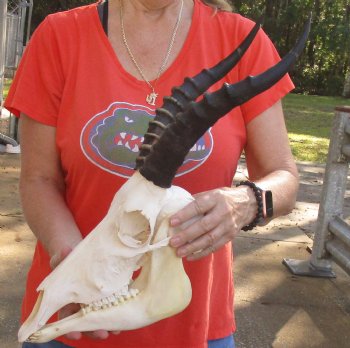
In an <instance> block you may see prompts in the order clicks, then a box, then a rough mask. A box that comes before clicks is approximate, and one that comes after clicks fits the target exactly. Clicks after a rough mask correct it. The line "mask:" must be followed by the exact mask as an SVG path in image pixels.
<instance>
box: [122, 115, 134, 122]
mask: <svg viewBox="0 0 350 348" xmlns="http://www.w3.org/2000/svg"><path fill="white" fill-rule="evenodd" d="M124 120H125V122H126V123H134V120H133V119H131V118H129V117H128V116H125V117H124Z"/></svg>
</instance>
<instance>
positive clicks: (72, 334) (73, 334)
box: [65, 331, 82, 341]
mask: <svg viewBox="0 0 350 348" xmlns="http://www.w3.org/2000/svg"><path fill="white" fill-rule="evenodd" d="M65 336H66V337H67V338H68V339H69V340H75V341H77V340H80V339H81V337H82V334H81V332H78V331H72V332H69V333H67V334H66V335H65Z"/></svg>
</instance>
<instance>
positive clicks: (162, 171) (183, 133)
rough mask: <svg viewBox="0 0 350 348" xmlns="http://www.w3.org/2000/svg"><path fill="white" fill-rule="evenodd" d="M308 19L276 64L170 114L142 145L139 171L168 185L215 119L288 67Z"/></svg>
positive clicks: (306, 31) (301, 44)
mask: <svg viewBox="0 0 350 348" xmlns="http://www.w3.org/2000/svg"><path fill="white" fill-rule="evenodd" d="M310 27H311V18H310V19H309V21H308V22H307V24H306V25H305V29H304V33H303V35H302V36H301V38H300V39H299V40H298V42H297V44H296V45H295V47H294V48H293V49H292V50H291V51H290V52H289V53H288V54H287V55H286V56H285V57H284V58H283V60H281V61H280V62H279V63H278V64H276V65H275V66H273V67H272V68H270V69H268V70H267V71H265V72H263V73H262V74H260V75H257V76H254V77H252V76H249V77H247V78H246V79H244V80H243V81H240V82H238V83H235V84H232V85H229V84H224V85H223V87H222V88H221V89H220V90H218V91H216V92H213V93H211V94H205V95H204V97H203V99H202V100H201V101H199V102H190V103H189V104H188V105H187V107H186V108H185V110H183V111H180V112H178V113H176V115H175V116H173V115H172V121H171V122H170V123H169V124H167V125H166V126H163V128H164V129H162V134H161V135H157V136H156V137H154V138H153V139H154V143H153V144H144V145H143V146H145V149H147V151H146V152H147V153H148V154H146V156H145V157H143V156H142V158H141V159H139V163H142V164H141V166H140V167H139V171H140V173H141V174H142V175H143V176H144V177H145V178H146V179H147V180H149V181H152V182H153V183H154V184H155V185H157V186H160V187H164V188H167V187H170V186H171V182H172V180H173V178H174V176H175V174H176V171H177V169H178V168H179V167H180V166H181V165H182V163H183V161H184V159H185V157H186V155H187V153H188V152H189V150H190V149H191V148H192V146H193V145H194V144H195V143H196V141H197V140H198V139H199V138H200V137H201V136H202V135H203V134H204V133H205V132H206V131H207V129H208V128H209V127H211V126H213V125H214V123H215V122H216V121H218V120H219V118H221V117H222V116H224V115H225V114H227V113H228V112H229V111H230V110H232V109H233V108H234V107H236V106H239V105H241V104H243V103H245V102H247V101H248V100H250V99H251V98H253V97H254V96H256V95H258V94H259V93H261V92H263V91H265V90H267V89H268V88H270V87H272V86H273V85H274V84H275V83H276V82H278V81H279V80H280V79H281V78H282V77H283V76H284V75H285V74H287V73H288V71H289V70H290V69H291V67H292V66H293V64H294V63H295V61H296V60H297V58H298V56H299V55H300V54H301V52H302V50H303V48H304V46H305V44H306V41H307V38H308V34H309V32H310Z"/></svg>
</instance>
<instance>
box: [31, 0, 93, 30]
mask: <svg viewBox="0 0 350 348" xmlns="http://www.w3.org/2000/svg"><path fill="white" fill-rule="evenodd" d="M93 2H96V1H94V0H35V1H34V7H33V18H32V31H33V30H35V28H36V27H37V26H38V25H39V24H40V23H41V22H42V21H43V19H44V18H45V17H46V16H47V15H48V14H50V13H54V12H58V11H64V10H68V9H71V8H74V7H77V6H81V5H87V4H91V3H93Z"/></svg>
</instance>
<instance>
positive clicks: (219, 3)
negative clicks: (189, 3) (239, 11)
mask: <svg viewBox="0 0 350 348" xmlns="http://www.w3.org/2000/svg"><path fill="white" fill-rule="evenodd" d="M202 2H204V3H205V4H207V5H208V6H210V7H212V8H214V9H215V10H221V11H230V12H232V11H233V6H232V5H231V4H230V3H229V2H228V1H226V0H202Z"/></svg>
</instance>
